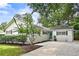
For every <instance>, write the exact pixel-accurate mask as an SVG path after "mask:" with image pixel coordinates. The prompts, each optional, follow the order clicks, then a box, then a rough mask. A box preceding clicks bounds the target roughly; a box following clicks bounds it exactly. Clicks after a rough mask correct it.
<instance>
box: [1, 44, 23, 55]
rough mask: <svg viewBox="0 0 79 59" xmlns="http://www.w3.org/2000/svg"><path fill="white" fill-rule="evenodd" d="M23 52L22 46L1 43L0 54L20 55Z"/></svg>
mask: <svg viewBox="0 0 79 59" xmlns="http://www.w3.org/2000/svg"><path fill="white" fill-rule="evenodd" d="M22 53H23V49H22V48H21V47H20V46H13V45H0V56H19V55H21V54H22Z"/></svg>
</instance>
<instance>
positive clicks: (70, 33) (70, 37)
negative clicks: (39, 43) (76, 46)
mask: <svg viewBox="0 0 79 59" xmlns="http://www.w3.org/2000/svg"><path fill="white" fill-rule="evenodd" d="M65 31H68V35H57V34H56V33H57V32H65ZM52 33H53V35H52V37H53V39H52V40H54V35H55V36H56V38H57V41H73V30H72V29H56V30H53V32H52Z"/></svg>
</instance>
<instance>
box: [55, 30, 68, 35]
mask: <svg viewBox="0 0 79 59" xmlns="http://www.w3.org/2000/svg"><path fill="white" fill-rule="evenodd" d="M56 34H57V35H68V31H63V32H56Z"/></svg>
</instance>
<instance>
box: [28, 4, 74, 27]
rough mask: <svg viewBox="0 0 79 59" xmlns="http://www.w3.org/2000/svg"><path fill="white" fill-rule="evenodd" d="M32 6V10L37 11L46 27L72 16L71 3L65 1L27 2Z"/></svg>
mask: <svg viewBox="0 0 79 59" xmlns="http://www.w3.org/2000/svg"><path fill="white" fill-rule="evenodd" d="M28 5H30V7H31V8H33V12H39V13H40V15H41V23H42V24H43V25H44V26H46V27H51V26H53V25H54V23H56V22H57V25H59V24H60V21H62V20H70V19H71V18H72V16H73V7H74V6H73V4H67V3H61V4H60V3H48V4H47V3H41V4H40V3H39V4H38V3H36V4H34V3H32V4H28Z"/></svg>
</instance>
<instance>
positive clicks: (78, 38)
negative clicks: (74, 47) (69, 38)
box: [75, 31, 79, 40]
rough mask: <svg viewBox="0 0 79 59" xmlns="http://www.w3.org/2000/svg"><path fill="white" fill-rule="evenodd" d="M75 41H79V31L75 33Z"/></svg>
mask: <svg viewBox="0 0 79 59" xmlns="http://www.w3.org/2000/svg"><path fill="white" fill-rule="evenodd" d="M75 40H79V31H75Z"/></svg>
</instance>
